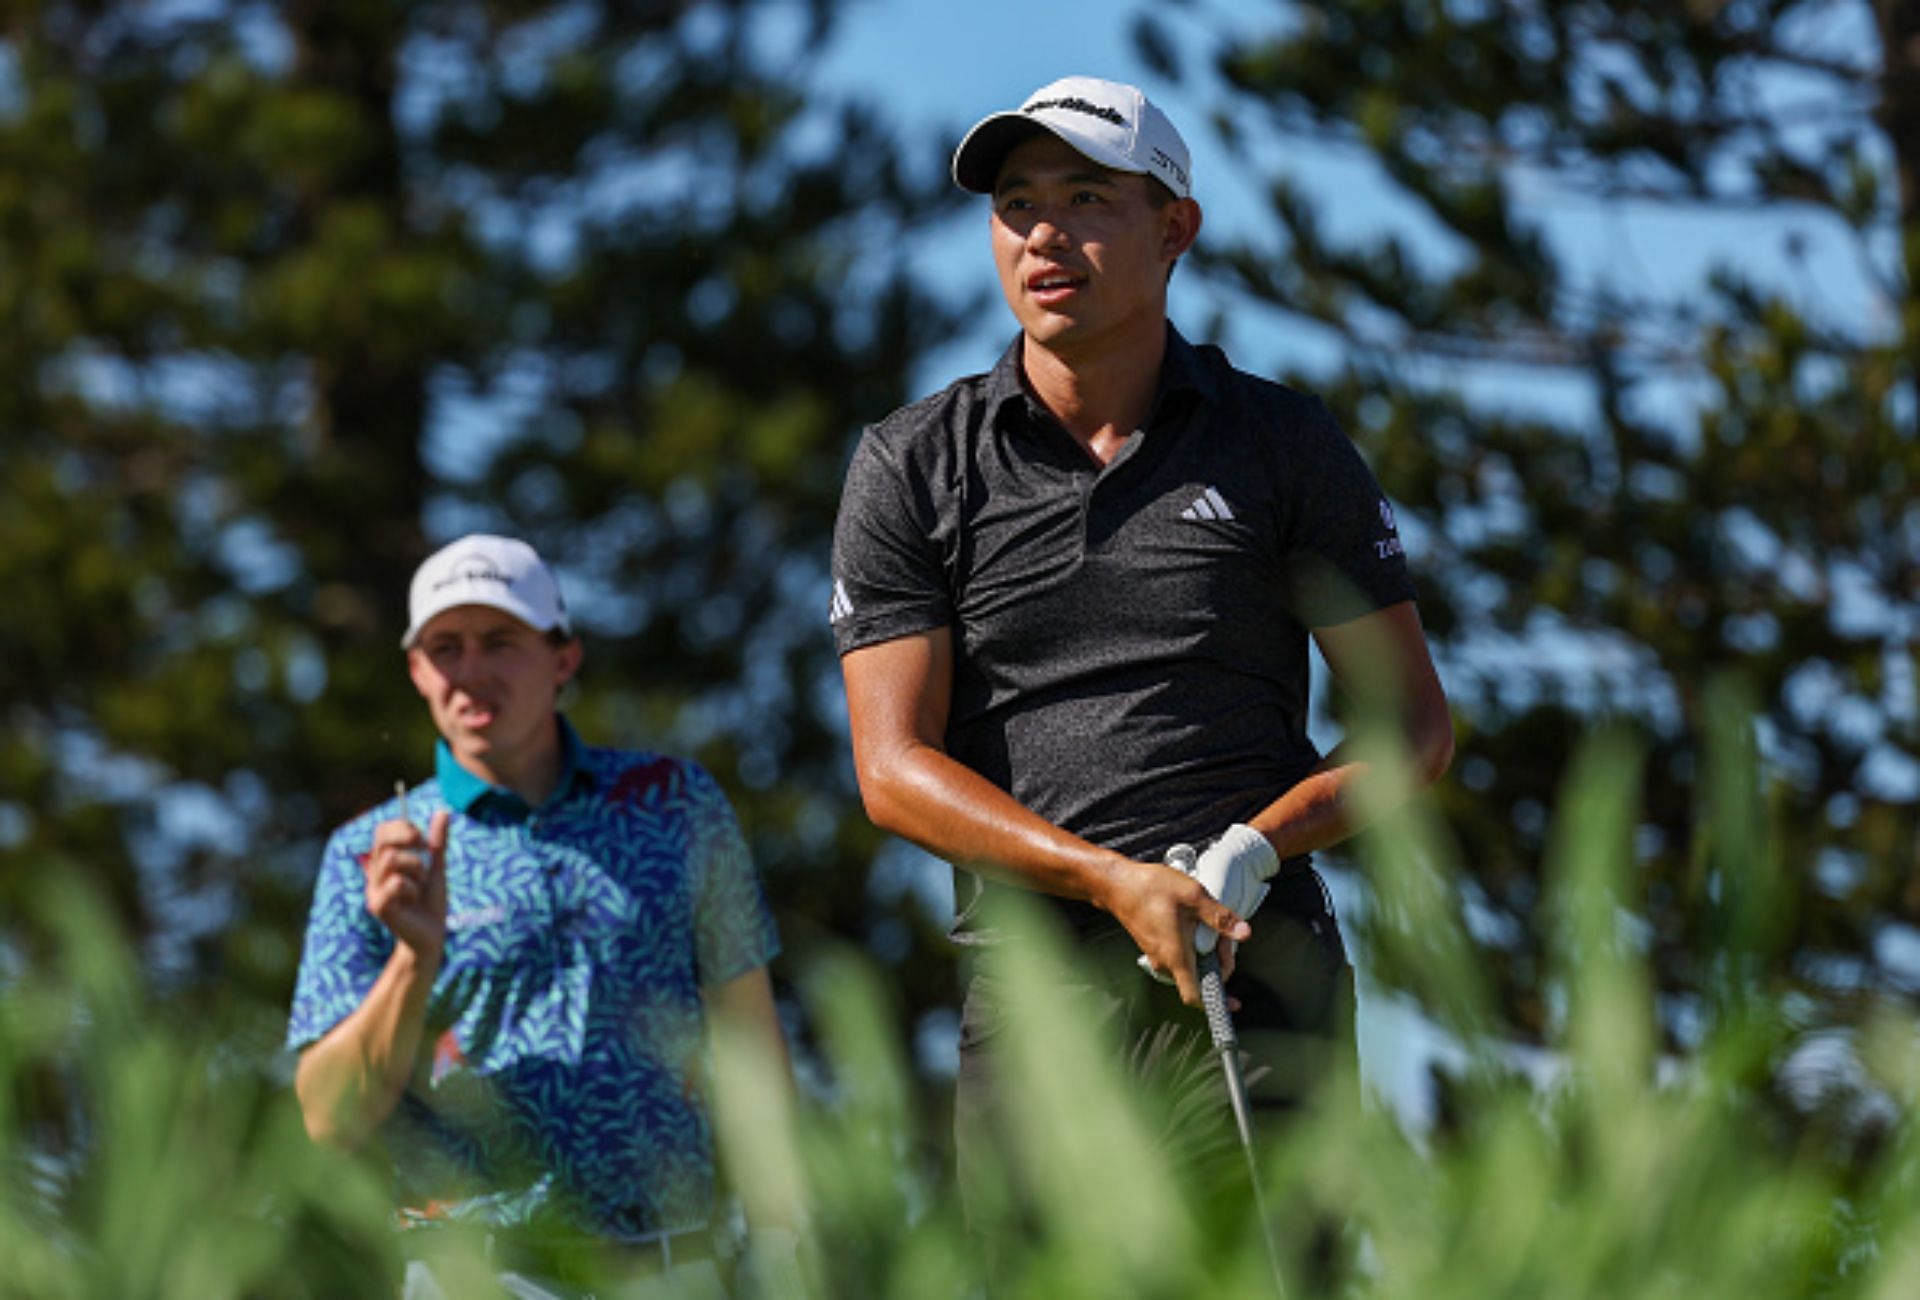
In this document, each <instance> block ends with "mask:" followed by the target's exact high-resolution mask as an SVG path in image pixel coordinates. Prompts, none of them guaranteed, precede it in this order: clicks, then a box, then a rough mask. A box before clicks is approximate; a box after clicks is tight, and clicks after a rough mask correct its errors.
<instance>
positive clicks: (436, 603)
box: [400, 533, 573, 650]
mask: <svg viewBox="0 0 1920 1300" xmlns="http://www.w3.org/2000/svg"><path fill="white" fill-rule="evenodd" d="M460 605H486V606H488V607H490V608H492V609H498V610H502V611H504V612H506V613H508V614H511V615H513V616H514V617H515V618H517V619H519V620H520V621H521V622H522V623H525V624H526V625H527V626H528V627H531V628H532V629H533V630H534V631H536V632H551V631H553V630H555V629H556V628H557V629H559V630H560V631H562V632H565V633H567V634H569V635H571V634H572V632H573V624H572V623H571V622H570V621H569V620H568V618H567V605H566V602H565V601H564V600H562V599H561V598H560V584H559V583H557V582H555V581H554V579H553V573H552V571H550V570H549V569H548V568H547V566H546V564H545V562H543V561H542V560H541V559H540V556H539V555H538V553H536V552H535V551H534V549H533V548H532V547H531V546H528V545H527V544H526V543H525V542H523V541H520V540H519V539H517V538H513V537H495V536H493V535H492V534H490V533H473V534H471V535H469V536H467V537H462V538H461V539H460V540H459V541H457V542H451V543H449V544H447V545H446V546H443V547H441V548H440V549H439V550H437V551H435V552H434V553H433V554H432V555H429V556H428V557H427V558H426V561H425V562H424V563H423V564H421V566H420V567H419V568H418V569H416V570H414V574H413V585H412V587H411V588H410V589H409V590H408V592H407V634H406V635H405V636H403V637H401V638H400V648H401V649H403V650H405V649H408V648H410V647H411V646H412V645H413V643H414V642H415V641H417V640H419V639H420V632H421V630H422V629H423V628H425V627H426V625H427V624H428V623H430V622H432V621H433V619H434V617H435V616H436V615H438V614H442V613H444V612H446V611H447V610H450V609H454V608H456V607H458V606H460Z"/></svg>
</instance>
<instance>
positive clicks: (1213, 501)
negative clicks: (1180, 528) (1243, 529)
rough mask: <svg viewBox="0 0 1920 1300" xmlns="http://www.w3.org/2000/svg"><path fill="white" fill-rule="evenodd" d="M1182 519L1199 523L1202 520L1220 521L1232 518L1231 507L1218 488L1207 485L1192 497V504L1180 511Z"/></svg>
mask: <svg viewBox="0 0 1920 1300" xmlns="http://www.w3.org/2000/svg"><path fill="white" fill-rule="evenodd" d="M1180 517H1181V518H1182V519H1187V520H1191V521H1193V522H1194V523H1199V522H1201V521H1203V520H1211V521H1214V522H1222V521H1225V520H1228V519H1232V518H1233V508H1232V507H1231V506H1229V505H1228V504H1227V499H1226V498H1225V497H1223V496H1221V495H1220V489H1219V488H1216V487H1209V488H1208V489H1207V490H1206V491H1205V492H1202V493H1201V494H1200V495H1199V496H1197V497H1195V498H1194V501H1193V504H1192V505H1190V506H1188V507H1187V508H1186V509H1185V510H1182V511H1181V512H1180Z"/></svg>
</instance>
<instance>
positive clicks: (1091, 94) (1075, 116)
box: [953, 77, 1193, 199]
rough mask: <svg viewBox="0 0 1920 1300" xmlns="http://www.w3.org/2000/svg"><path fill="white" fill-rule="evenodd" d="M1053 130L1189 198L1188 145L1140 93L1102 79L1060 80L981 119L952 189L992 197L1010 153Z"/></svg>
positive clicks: (959, 159)
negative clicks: (1007, 109) (1010, 107)
mask: <svg viewBox="0 0 1920 1300" xmlns="http://www.w3.org/2000/svg"><path fill="white" fill-rule="evenodd" d="M1036 127H1039V128H1041V129H1043V130H1047V131H1051V132H1053V134H1055V135H1057V136H1059V137H1060V138H1061V139H1062V140H1064V141H1066V142H1067V143H1068V144H1069V145H1071V146H1073V148H1074V149H1076V150H1077V151H1079V152H1080V153H1081V154H1083V155H1084V156H1086V157H1087V158H1090V159H1092V160H1093V161H1094V162H1097V163H1099V164H1100V165H1101V166H1102V167H1108V168H1111V169H1112V170H1114V171H1117V172H1136V173H1138V174H1140V175H1142V176H1151V177H1153V178H1155V179H1156V180H1159V181H1161V182H1163V183H1164V184H1165V185H1166V187H1167V188H1168V189H1170V190H1172V191H1173V192H1174V193H1175V194H1176V195H1178V196H1179V197H1181V198H1183V199H1184V198H1191V197H1192V195H1193V182H1192V177H1191V167H1192V163H1191V161H1190V160H1189V157H1188V155H1187V142H1186V141H1185V140H1182V139H1181V138H1180V133H1179V132H1178V131H1176V130H1174V127H1173V123H1172V122H1170V121H1168V120H1167V115H1166V114H1165V113H1162V112H1161V111H1160V110H1159V109H1157V108H1155V107H1154V106H1153V103H1152V101H1151V100H1149V99H1148V98H1147V97H1146V95H1145V93H1144V92H1142V91H1141V89H1140V88H1139V87H1138V86H1129V85H1127V84H1126V83H1124V82H1119V81H1103V80H1101V79H1100V78H1098V77H1062V78H1061V79H1060V80H1058V81H1056V82H1053V83H1051V84H1050V85H1045V86H1042V87H1041V88H1040V89H1038V90H1036V91H1034V92H1033V93H1032V94H1031V95H1029V96H1027V102H1026V103H1025V104H1022V105H1021V106H1020V107H1019V109H1017V110H1014V111H1010V112H1005V113H995V114H993V115H992V116H991V117H985V118H982V119H981V120H980V121H979V123H978V124H977V125H975V126H974V128H973V130H971V131H969V132H967V137H966V139H964V140H962V141H961V142H960V147H959V148H958V149H956V150H954V152H953V182H954V184H956V185H958V186H959V187H960V188H961V189H963V190H972V191H973V192H974V193H975V194H991V193H993V182H994V180H995V178H996V177H997V176H998V175H999V174H1000V163H1001V161H1002V160H1003V159H1005V158H1006V156H1007V151H1008V150H1010V149H1012V148H1013V147H1014V146H1015V145H1016V144H1019V143H1020V142H1021V141H1022V140H1025V139H1026V138H1027V137H1028V136H1030V135H1032V134H1033V131H1034V128H1036Z"/></svg>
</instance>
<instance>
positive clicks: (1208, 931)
mask: <svg viewBox="0 0 1920 1300" xmlns="http://www.w3.org/2000/svg"><path fill="white" fill-rule="evenodd" d="M1279 874H1280V855H1279V854H1277V853H1275V852H1274V851H1273V845H1271V844H1269V843H1267V837H1266V836H1264V835H1262V834H1261V833H1260V832H1259V831H1257V830H1255V829H1253V827H1251V826H1246V825H1242V824H1241V823H1239V822H1235V823H1234V824H1233V825H1231V826H1229V827H1227V829H1226V833H1225V834H1223V835H1221V837H1220V838H1219V839H1217V840H1215V841H1214V842H1213V843H1211V844H1209V845H1207V848H1206V851H1205V852H1204V853H1202V854H1201V855H1200V860H1199V861H1198V862H1196V863H1195V864H1194V866H1193V876H1194V879H1196V880H1198V881H1199V882H1200V883H1201V884H1203V885H1205V886H1206V887H1207V892H1208V893H1209V894H1212V895H1213V896H1214V897H1215V898H1217V899H1219V900H1220V901H1221V902H1223V903H1225V904H1226V905H1227V906H1228V907H1230V908H1232V909H1233V912H1234V915H1236V916H1238V917H1239V918H1240V919H1241V920H1243V921H1251V920H1252V919H1253V914H1254V913H1255V912H1257V911H1259V910H1260V904H1261V903H1263V902H1265V901H1266V897H1267V882H1268V881H1269V880H1271V879H1273V878H1274V877H1275V876H1277V875H1279ZM1219 941H1220V932H1219V931H1218V930H1215V929H1214V928H1213V927H1212V926H1210V925H1202V926H1197V927H1195V929H1194V932H1193V948H1194V951H1195V952H1198V953H1200V954H1202V955H1205V954H1206V953H1210V952H1212V951H1213V946H1214V944H1216V943H1218V942H1219Z"/></svg>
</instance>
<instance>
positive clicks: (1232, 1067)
mask: <svg viewBox="0 0 1920 1300" xmlns="http://www.w3.org/2000/svg"><path fill="white" fill-rule="evenodd" d="M1199 971H1200V1006H1201V1009H1202V1010H1203V1011H1205V1012H1206V1013H1207V1031H1208V1032H1209V1033H1210V1034H1212V1035H1213V1049H1214V1051H1215V1052H1217V1053H1219V1056H1220V1073H1221V1075H1222V1077H1224V1078H1225V1079H1226V1081H1227V1101H1228V1102H1229V1103H1230V1104H1231V1106H1232V1108H1233V1122H1234V1125H1235V1126H1236V1127H1237V1128H1238V1129H1239V1130H1240V1150H1241V1152H1242V1153H1243V1154H1244V1155H1245V1156H1246V1157H1247V1182H1248V1184H1249V1185H1250V1186H1251V1187H1252V1188H1253V1212H1254V1214H1255V1215H1256V1216H1258V1218H1259V1220H1260V1237H1261V1239H1262V1240H1263V1241H1264V1242H1265V1243H1266V1247H1267V1264H1268V1265H1269V1266H1270V1267H1271V1268H1272V1270H1273V1287H1274V1294H1276V1295H1278V1296H1280V1297H1282V1300H1284V1298H1285V1296H1286V1294H1287V1287H1286V1282H1285V1281H1284V1277H1285V1275H1284V1274H1283V1273H1282V1272H1281V1269H1280V1246H1279V1243H1278V1242H1276V1241H1274V1239H1273V1222H1272V1220H1271V1219H1269V1218H1268V1217H1267V1198H1266V1195H1265V1194H1264V1193H1263V1192H1262V1191H1261V1190H1260V1161H1259V1158H1258V1157H1257V1156H1256V1154H1255V1152H1254V1147H1253V1108H1252V1107H1251V1105H1249V1103H1248V1101H1247V1081H1246V1078H1245V1076H1244V1075H1242V1074H1241V1072H1240V1035H1239V1034H1238V1033H1237V1032H1236V1031H1235V1030H1234V1027H1233V1015H1232V1013H1231V1012H1229V1011H1228V1010H1227V990H1226V986H1225V983H1224V982H1223V981H1222V980H1221V978H1220V954H1219V953H1218V952H1217V951H1215V952H1209V953H1206V954H1204V955H1203V956H1202V957H1201V958H1200V961H1199Z"/></svg>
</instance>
